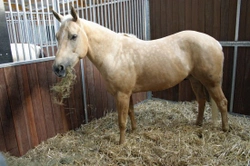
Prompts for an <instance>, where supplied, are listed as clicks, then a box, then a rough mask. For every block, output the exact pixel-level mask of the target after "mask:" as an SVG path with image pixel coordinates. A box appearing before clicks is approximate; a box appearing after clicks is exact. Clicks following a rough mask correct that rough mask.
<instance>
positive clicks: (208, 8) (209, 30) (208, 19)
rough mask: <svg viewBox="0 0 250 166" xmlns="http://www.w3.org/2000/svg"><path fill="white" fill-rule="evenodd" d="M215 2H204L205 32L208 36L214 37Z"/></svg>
mask: <svg viewBox="0 0 250 166" xmlns="http://www.w3.org/2000/svg"><path fill="white" fill-rule="evenodd" d="M213 2H214V1H213V0H212V1H205V2H204V9H205V10H204V11H205V17H204V19H205V27H204V31H205V32H206V34H208V35H210V36H213V26H214V24H213V23H214V17H213V14H214V4H213Z"/></svg>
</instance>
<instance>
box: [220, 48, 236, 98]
mask: <svg viewBox="0 0 250 166" xmlns="http://www.w3.org/2000/svg"><path fill="white" fill-rule="evenodd" d="M223 52H224V57H225V58H224V67H223V83H222V90H223V92H224V94H225V96H226V98H227V100H228V101H229V102H231V101H230V97H231V86H232V66H233V54H234V48H233V47H223Z"/></svg>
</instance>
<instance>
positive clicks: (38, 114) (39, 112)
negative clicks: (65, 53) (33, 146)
mask: <svg viewBox="0 0 250 166" xmlns="http://www.w3.org/2000/svg"><path fill="white" fill-rule="evenodd" d="M26 67H27V72H28V80H29V85H30V90H31V99H32V105H33V109H34V110H35V111H34V118H35V122H36V130H37V134H38V140H39V142H42V141H44V140H46V139H47V138H48V137H47V131H46V126H45V125H46V123H45V117H44V112H43V105H42V102H41V101H42V97H41V93H40V89H39V80H38V73H37V66H36V64H30V65H27V66H26Z"/></svg>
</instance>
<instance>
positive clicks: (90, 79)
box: [85, 58, 97, 120]
mask: <svg viewBox="0 0 250 166" xmlns="http://www.w3.org/2000/svg"><path fill="white" fill-rule="evenodd" d="M85 60H86V61H85V69H86V72H85V74H86V75H85V76H86V77H85V78H86V88H87V91H88V94H87V95H88V97H87V99H88V116H89V119H90V120H91V119H93V118H95V117H96V116H97V112H96V109H95V106H96V99H95V97H94V96H95V84H94V76H93V73H94V71H93V70H94V69H93V64H92V63H91V62H90V60H89V59H87V58H85Z"/></svg>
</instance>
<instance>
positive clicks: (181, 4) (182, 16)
mask: <svg viewBox="0 0 250 166" xmlns="http://www.w3.org/2000/svg"><path fill="white" fill-rule="evenodd" d="M186 2H187V1H183V0H178V3H179V5H178V6H179V16H178V20H179V25H178V31H183V30H186V26H185V22H186V17H185V14H186V11H185V10H186V8H185V5H186Z"/></svg>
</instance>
